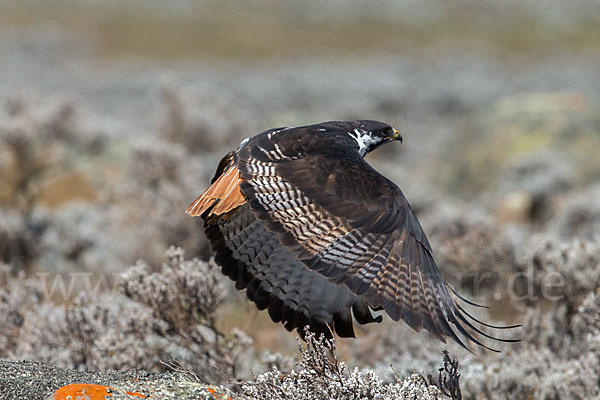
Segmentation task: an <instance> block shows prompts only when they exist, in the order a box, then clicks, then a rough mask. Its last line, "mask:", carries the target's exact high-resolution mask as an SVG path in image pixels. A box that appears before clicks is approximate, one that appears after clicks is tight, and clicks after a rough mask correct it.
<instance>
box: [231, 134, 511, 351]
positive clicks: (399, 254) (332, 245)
mask: <svg viewBox="0 0 600 400" xmlns="http://www.w3.org/2000/svg"><path fill="white" fill-rule="evenodd" d="M302 129H303V131H298V132H286V134H284V135H280V134H277V133H275V134H271V135H258V136H256V137H254V138H253V139H251V140H250V141H249V143H248V144H247V145H246V146H244V147H243V148H242V149H241V150H240V152H239V153H238V155H237V164H236V165H237V168H238V169H239V171H240V172H241V177H242V181H241V184H240V186H241V189H242V193H243V194H244V197H245V198H246V199H247V200H248V203H249V205H250V208H251V209H252V211H253V212H254V214H255V215H256V217H257V218H258V219H259V220H261V221H263V222H264V224H265V227H266V228H267V229H268V230H270V231H272V232H275V233H277V235H278V238H279V240H280V242H281V243H282V244H283V245H285V247H286V248H287V249H288V250H289V252H290V254H291V255H292V256H293V257H295V258H297V259H298V260H300V261H302V262H303V263H304V265H306V266H307V267H308V268H309V269H311V270H313V271H316V272H318V273H319V274H320V275H322V276H323V277H325V278H326V279H327V280H328V281H330V282H332V283H334V284H338V285H342V284H343V285H344V286H345V287H347V288H348V289H349V290H350V291H351V292H352V293H353V294H354V295H356V296H362V297H363V298H364V299H366V301H367V303H368V304H369V306H371V307H372V308H383V309H384V310H385V311H386V313H387V314H388V315H389V316H390V317H391V318H392V319H394V320H399V319H403V320H404V321H406V323H408V325H410V326H411V327H412V328H414V329H415V330H417V331H419V330H421V328H425V329H426V330H428V331H429V332H431V333H432V334H433V335H435V336H436V337H438V338H439V339H440V340H441V341H443V342H445V341H446V340H445V338H446V337H448V336H449V337H451V338H453V339H454V340H455V341H457V342H458V343H459V344H461V345H462V346H463V347H465V348H467V349H468V347H467V346H466V345H465V344H464V343H463V341H462V340H461V339H460V337H459V335H458V334H457V333H456V332H455V330H456V331H458V333H459V334H460V335H461V336H463V337H464V338H466V339H467V340H468V341H471V342H474V343H476V344H478V345H480V346H483V347H485V348H488V347H487V346H486V345H484V344H483V343H482V342H481V341H480V340H479V339H478V337H477V336H478V335H483V336H486V337H490V338H492V337H491V336H489V335H487V334H486V333H484V332H483V331H481V330H480V329H478V328H476V327H475V326H474V325H473V324H472V323H471V322H470V321H469V318H470V319H472V320H474V321H477V320H475V319H474V318H473V317H471V316H470V315H469V314H468V313H466V312H465V311H464V310H463V309H462V308H461V306H460V305H459V304H458V303H457V301H456V297H455V295H456V294H455V293H454V292H453V291H452V290H451V289H450V287H449V286H448V285H447V284H446V282H445V281H444V279H443V278H442V276H441V275H440V272H439V270H438V268H437V266H436V264H435V262H434V259H433V257H432V251H431V247H430V245H429V242H428V241H427V238H426V236H425V234H424V232H423V229H422V228H421V226H420V224H419V222H418V220H417V218H416V216H415V215H414V213H413V211H412V209H411V207H410V205H409V204H408V202H407V200H406V198H405V197H404V195H403V194H402V192H401V191H400V189H399V188H398V187H397V186H396V185H395V184H394V183H393V182H391V181H389V180H388V179H386V178H385V177H383V176H382V175H380V174H379V173H378V172H377V171H376V170H374V169H373V168H372V167H371V166H370V165H369V164H368V163H367V162H366V161H365V160H364V159H363V158H362V157H361V156H360V154H359V153H358V151H357V146H356V144H355V143H354V142H353V140H352V139H351V138H348V135H345V134H340V133H338V132H335V131H332V132H325V131H324V130H323V129H320V131H323V132H318V134H315V132H310V131H306V129H307V128H302ZM300 135H302V136H303V140H298V137H299V136H300ZM325 135H329V137H328V138H327V145H325V146H324V145H321V144H320V143H319V139H320V138H324V136H325ZM332 143H334V144H335V146H333V147H332V145H331V144H332ZM477 322H479V321H477ZM451 324H452V325H453V326H454V329H453V328H452V327H451ZM484 325H486V326H490V327H493V326H491V325H487V324H484ZM494 339H495V338H494ZM498 340H503V341H512V340H504V339H498ZM488 349H489V348H488Z"/></svg>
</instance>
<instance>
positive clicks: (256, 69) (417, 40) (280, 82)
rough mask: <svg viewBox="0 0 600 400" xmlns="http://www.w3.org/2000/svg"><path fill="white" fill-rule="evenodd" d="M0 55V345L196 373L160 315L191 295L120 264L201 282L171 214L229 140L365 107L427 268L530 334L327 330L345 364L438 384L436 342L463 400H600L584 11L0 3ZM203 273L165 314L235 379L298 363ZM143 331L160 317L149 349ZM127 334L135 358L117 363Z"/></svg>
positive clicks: (596, 139)
mask: <svg viewBox="0 0 600 400" xmlns="http://www.w3.org/2000/svg"><path fill="white" fill-rule="evenodd" d="M0 60H1V61H0V267H1V271H0V273H1V274H2V279H0V294H2V296H0V318H1V319H2V320H6V321H9V323H7V324H6V325H5V326H3V327H1V328H0V357H2V358H13V359H19V358H28V359H34V360H39V361H45V362H49V363H52V364H55V365H61V366H67V367H72V368H78V369H102V368H131V367H139V368H147V369H163V368H164V365H162V364H160V363H158V362H157V360H158V358H160V357H162V356H163V355H165V353H168V354H170V355H172V356H173V357H174V358H175V359H178V360H180V361H182V363H183V364H184V365H185V366H186V367H188V368H192V369H195V370H197V371H202V368H204V367H203V366H202V365H200V364H197V363H198V361H194V358H195V357H196V354H195V353H194V351H196V350H193V349H192V347H193V346H191V345H190V344H189V343H188V342H186V340H189V335H188V336H187V338H188V339H185V338H184V336H186V335H183V334H180V333H178V331H177V329H183V331H184V332H187V331H186V329H190V328H189V327H188V326H186V327H185V328H181V327H182V326H183V325H182V324H181V323H173V321H172V320H171V319H170V318H172V317H173V316H172V315H171V316H169V315H166V314H164V313H163V314H161V312H160V310H158V309H159V308H160V306H159V305H157V304H159V303H160V304H162V305H163V306H165V304H170V306H171V307H175V306H173V304H171V303H169V301H174V302H177V307H182V308H185V307H188V308H185V309H186V310H187V311H186V312H189V307H190V306H189V304H187V303H186V304H184V303H185V302H186V300H185V299H179V298H177V299H176V296H175V297H173V296H172V297H169V296H166V297H165V298H162V297H161V298H160V299H159V297H156V296H155V294H156V291H157V290H158V289H157V287H158V286H157V285H158V284H157V283H156V282H154V283H152V282H150V283H148V284H147V286H145V287H144V288H145V289H144V290H145V292H144V293H145V294H144V295H143V296H142V295H139V296H138V295H132V290H131V288H128V283H127V282H125V283H123V282H119V281H122V279H121V278H119V277H120V275H118V274H120V273H123V272H126V271H128V272H127V273H128V274H129V275H127V276H128V277H129V278H131V279H133V278H132V277H136V276H137V278H136V279H138V280H139V281H140V282H141V281H142V280H143V278H142V277H140V276H141V275H144V276H152V277H154V278H156V280H157V281H160V282H162V283H163V284H165V285H166V286H165V287H164V288H163V289H164V290H165V291H168V287H169V284H168V282H169V281H168V279H170V278H169V276H166V275H165V274H167V275H169V274H171V275H177V274H176V273H174V272H173V271H172V270H171V271H170V272H168V271H167V272H165V263H166V264H168V265H169V266H170V267H169V268H180V267H181V265H182V263H183V261H182V260H183V258H182V257H183V256H182V255H181V253H180V250H173V249H171V251H170V253H169V254H168V255H167V256H166V257H167V258H165V252H166V251H167V249H168V248H169V247H170V246H171V245H174V246H178V247H180V248H182V249H183V250H185V259H187V260H190V259H192V258H195V257H197V258H199V259H200V260H202V262H200V261H199V262H197V263H201V264H202V265H201V266H202V268H209V269H210V268H212V269H211V271H212V272H210V273H211V274H212V273H213V272H215V271H214V269H215V268H214V267H211V266H210V264H206V263H203V261H208V260H209V257H210V251H209V249H208V246H207V241H206V239H205V238H204V234H203V232H202V225H201V222H200V221H198V220H197V219H191V218H189V217H188V216H186V215H185V214H184V210H185V208H186V206H187V205H188V204H189V203H190V202H191V201H192V200H193V199H194V198H195V197H196V196H197V195H198V194H200V193H201V192H202V191H203V190H204V189H205V188H206V187H207V185H208V181H209V179H210V177H212V174H213V173H214V169H215V167H216V164H217V162H218V160H219V159H220V158H221V157H222V155H224V154H225V153H226V152H227V151H229V150H230V149H232V148H234V147H236V146H237V145H238V144H239V142H240V141H241V140H242V139H243V138H245V137H248V136H252V135H254V134H256V133H258V132H260V131H262V130H265V129H268V128H272V127H276V126H294V125H304V124H311V123H316V122H321V121H327V120H350V119H377V120H382V121H385V122H388V123H390V124H391V125H392V126H394V127H395V128H397V129H398V130H399V131H400V132H401V133H402V135H403V137H404V143H403V144H401V145H393V146H392V145H390V146H385V147H384V148H381V149H380V150H378V151H377V152H375V153H374V154H371V155H370V156H369V161H370V162H371V163H372V164H373V165H375V166H376V168H377V169H378V170H380V171H381V172H382V173H383V174H384V175H386V176H388V177H390V178H391V179H392V180H394V181H395V182H396V183H397V184H398V185H399V186H400V187H401V188H402V189H403V191H404V193H405V195H406V196H407V197H408V199H409V201H410V202H411V204H412V205H413V208H414V209H415V211H416V212H417V214H418V216H419V218H420V220H421V222H422V225H423V227H424V228H425V231H426V232H427V233H428V236H429V238H430V241H431V242H432V246H433V248H434V253H435V257H436V260H437V261H438V264H439V266H440V269H441V270H442V271H443V273H444V275H445V276H447V277H448V279H449V280H450V281H451V282H452V283H453V285H454V286H455V287H456V288H457V289H458V290H459V292H461V293H463V294H465V295H467V296H468V297H469V298H470V299H473V300H476V301H479V302H482V303H485V304H488V305H489V306H490V307H491V308H490V309H489V310H488V311H486V310H480V312H479V311H476V313H477V315H479V316H480V317H481V318H483V319H485V320H487V321H492V322H493V321H495V322H497V323H505V324H506V323H523V324H525V326H524V327H523V328H521V329H520V330H519V331H515V332H512V334H513V336H515V335H516V336H520V337H522V338H523V339H524V342H523V343H521V344H518V345H512V346H511V345H498V344H496V345H495V347H498V346H500V347H501V348H502V349H503V350H504V352H503V353H502V354H500V355H488V354H486V355H483V356H479V357H475V356H473V355H470V354H469V353H467V352H465V351H463V350H460V349H459V348H458V347H457V346H455V345H453V344H449V345H444V344H442V343H438V342H437V341H435V339H433V338H431V337H430V336H429V335H428V334H425V333H421V334H416V333H414V332H412V331H410V330H409V329H407V328H405V327H404V326H403V324H393V323H390V322H389V321H386V322H384V324H383V325H382V326H370V327H367V328H366V329H359V332H358V335H359V339H358V340H357V341H355V342H353V341H349V340H340V341H338V350H339V352H340V355H341V357H342V359H344V360H345V361H347V362H349V363H350V364H352V365H357V366H360V367H372V368H374V369H375V370H376V371H378V372H379V373H380V376H382V377H384V378H385V377H387V379H391V378H390V377H393V371H392V370H390V368H389V365H390V364H393V365H394V368H395V369H396V371H398V372H399V373H401V374H402V373H404V372H405V371H409V370H417V371H418V372H421V373H425V374H427V373H437V372H436V371H437V364H438V363H439V362H438V361H439V354H440V352H441V351H442V349H444V348H448V349H449V350H450V351H451V353H453V354H454V355H455V356H457V357H458V358H459V360H460V361H461V365H462V368H463V369H462V371H461V372H462V374H463V378H462V382H463V385H464V387H463V391H464V392H465V393H467V394H468V395H469V396H471V397H468V398H479V396H480V395H481V393H485V394H486V395H485V396H487V397H486V398H494V397H497V398H506V397H503V396H504V395H505V394H506V393H511V396H512V397H511V398H526V397H527V398H561V396H562V397H563V398H586V397H588V396H591V395H598V372H597V371H599V370H600V361H599V360H598V358H599V357H598V352H600V347H598V343H600V340H598V338H600V327H599V326H598V325H599V324H600V322H598V320H599V318H598V307H600V300H599V294H598V287H599V281H600V246H599V239H598V234H599V233H600V231H599V227H600V73H599V71H600V5H599V4H598V2H597V1H596V0H576V1H569V2H565V1H561V0H546V1H544V2H538V1H516V0H495V1H475V0H459V1H453V2H447V1H443V0H431V1H413V0H389V1H385V0H384V1H370V2H363V1H344V2H342V1H330V2H327V3H323V2H318V1H312V0H310V1H303V2H297V1H289V2H288V1H281V0H271V1H268V0H265V1H258V0H250V1H233V0H231V1H229V0H228V1H203V0H194V1H192V0H175V1H169V2H163V1H148V0H143V1H142V0H128V1H117V0H104V1H96V0H85V1H83V0H80V1H67V0H53V1H41V0H40V1H34V0H18V1H17V0H14V1H10V0H2V1H0ZM175 253H176V255H173V254H175ZM138 260H141V261H138ZM165 260H166V261H165ZM174 260H175V261H174ZM190 262H191V261H190ZM190 262H188V264H189V263H190ZM136 263H137V265H136V266H135V267H132V268H133V269H132V268H129V267H130V266H133V265H134V264H136ZM184 264H185V263H184ZM194 265H196V264H194ZM198 265H200V264H198ZM188 267H189V265H188ZM135 268H137V269H135ZM181 268H183V267H181ZM132 271H133V272H132ZM136 271H137V272H136ZM182 271H183V272H182ZM186 271H187V272H186ZM216 272H217V273H215V276H214V279H215V280H216V281H218V285H219V288H220V290H221V291H222V292H220V293H217V294H215V296H216V297H215V299H212V298H211V299H209V300H210V301H209V303H210V302H211V301H212V300H214V302H213V303H214V304H213V303H211V305H210V307H208V309H207V310H208V311H207V310H204V311H202V312H200V313H199V314H200V315H198V313H197V312H189V313H188V314H186V313H185V312H183V311H182V314H181V315H184V314H185V318H190V321H195V320H196V319H198V318H199V319H202V320H204V321H208V322H207V324H208V325H210V327H211V329H212V328H214V329H215V330H217V331H218V332H219V335H222V336H220V337H221V338H224V339H223V340H225V342H226V343H227V344H226V345H224V344H223V343H222V342H219V344H218V346H217V347H219V346H220V347H219V349H221V350H219V351H223V352H225V353H227V352H229V353H227V354H228V355H227V357H229V358H228V360H227V363H226V364H227V366H229V367H231V368H232V372H231V373H232V374H234V375H236V376H237V374H240V375H239V376H243V375H244V373H247V372H248V365H252V366H254V367H253V368H255V369H256V371H261V368H263V370H264V369H265V368H266V367H265V366H269V365H271V364H270V363H271V362H275V361H273V360H280V358H279V357H280V356H281V357H284V356H289V355H293V354H295V352H296V350H295V348H296V344H295V333H287V332H286V331H285V330H284V329H283V328H282V327H281V326H279V325H275V324H273V323H271V322H270V320H269V318H268V316H267V315H266V313H264V312H261V313H258V312H256V311H255V310H254V306H253V305H252V304H250V303H248V302H247V301H246V300H245V298H244V294H243V293H237V292H236V291H235V290H234V289H233V286H232V285H231V284H230V283H229V282H228V281H225V280H224V279H220V278H219V276H218V270H217V271H216ZM74 273H75V274H74ZM136 273H137V274H138V275H136ZM178 273H181V274H183V275H181V276H184V277H187V276H188V275H185V274H186V273H192V272H190V271H189V270H186V269H185V268H184V269H183V270H181V271H179V272H178ZM77 274H79V275H77ZM161 274H162V275H161ZM192 274H193V273H192ZM73 276H75V278H73ZM177 276H179V275H177ZM194 276H195V275H194ZM211 276H212V275H211ZM549 276H550V278H549ZM163 278H164V279H163ZM201 278H202V277H198V276H195V278H194V279H201ZM57 279H58V281H62V282H63V283H64V286H65V290H66V292H64V291H61V290H60V284H58V283H57V282H58V281H57ZM148 279H149V278H148ZM161 279H162V280H161ZM182 279H184V281H185V279H187V278H182ZM190 279H191V278H190ZM86 282H87V283H86ZM90 282H91V283H90ZM165 282H167V283H165ZM211 282H212V281H211ZM561 282H562V284H561ZM104 283H106V285H104ZM180 283H181V282H180ZM205 283H206V282H205ZM52 285H54V286H52ZM57 285H58V286H57ZM86 285H87V286H86ZM90 285H91V286H90ZM103 285H104V286H103ZM173 285H175V284H173ZM199 285H200V284H199ZM175 286H176V285H175ZM184 286H185V285H184ZM48 287H55V288H56V290H55V291H53V292H51V293H49V292H48V290H47V289H48ZM199 287H200V289H199V290H200V292H198V293H200V294H199V296H200V295H203V294H202V293H204V292H202V290H201V289H202V287H201V285H200V286H199ZM111 288H112V289H113V291H114V290H117V291H118V292H119V296H120V297H119V296H111V297H108V298H107V297H102V296H105V295H106V293H108V292H111ZM115 288H116V289H115ZM140 290H141V289H140ZM133 292H135V290H134V291H133ZM136 293H137V292H136ZM140 293H141V292H140ZM138 294H139V293H138ZM188 295H189V293H188ZM136 296H137V297H136ZM140 296H141V297H140ZM144 296H145V297H144ZM153 296H154V297H153ZM121 297H122V298H121ZM99 299H103V300H99ZM157 299H159V300H160V301H159V300H157ZM174 299H175V300H174ZM113 302H114V303H118V304H119V305H118V306H116V305H115V306H113V305H111V304H112V303H113ZM119 302H121V303H119ZM127 302H129V303H127ZM136 307H143V308H144V309H145V310H146V311H147V312H148V317H147V318H148V321H149V322H148V325H143V326H142V325H140V326H139V327H136V326H135V323H134V322H133V321H134V320H135V318H134V317H135V316H136V315H137V316H139V315H140V314H139V312H140V311H139V309H138V308H136ZM165 307H166V306H165ZM175 309H177V310H178V308H175ZM157 310H158V311H157ZM196 311H197V310H196ZM127 313H129V314H127ZM100 314H101V315H102V317H100V316H99V315H100ZM124 314H127V315H130V316H131V320H130V321H129V325H128V324H125V323H124V322H123V321H124V319H123V315H124ZM153 318H154V319H153ZM185 318H183V320H185ZM155 320H160V321H162V322H165V321H166V323H167V325H168V329H167V328H165V329H164V330H160V329H159V330H158V331H153V332H154V333H153V335H154V336H152V335H151V337H153V338H154V339H155V341H154V342H152V340H149V339H147V338H148V336H147V335H145V334H143V330H144V329H149V328H148V327H149V326H155V324H154V325H153V323H154V322H156V321H155ZM152 321H154V322H152ZM188 322H189V321H188ZM169 324H170V325H169ZM132 326H133V327H132ZM152 329H154V328H152ZM136 330H137V331H136ZM106 332H110V334H108V333H106ZM123 332H125V333H123ZM127 332H129V333H127ZM187 333H189V332H187ZM128 334H129V335H130V336H131V337H132V338H133V339H131V340H132V342H131V343H129V347H131V346H133V347H136V346H137V347H139V349H138V350H139V351H137V353H135V354H134V355H130V358H128V359H124V358H123V357H120V358H119V357H115V354H116V352H118V351H119V350H116V349H117V348H118V346H117V344H118V342H119V341H121V342H122V341H123V340H124V339H123V335H125V336H126V335H128ZM115 335H121V336H119V337H120V339H119V340H117V339H115ZM136 335H137V336H136ZM506 336H510V332H509V333H507V335H505V337H506ZM174 337H179V339H177V340H180V341H179V342H177V340H176V339H174ZM594 338H595V339H594ZM154 339H153V340H154ZM159 339H160V340H159ZM161 340H162V341H161ZM202 340H205V339H202ZM202 340H200V339H198V341H197V342H195V343H196V345H198V346H200V347H198V348H199V349H200V350H202V345H199V344H198V343H204V342H202ZM219 340H221V339H219ZM173 342H177V344H176V345H173V346H175V348H174V349H171V350H169V349H168V348H166V347H168V345H169V343H171V344H172V343H173ZM232 343H234V344H235V346H237V347H235V346H234V344H232ZM223 346H225V347H223ZM227 346H230V347H227ZM217 347H215V349H216V348H217ZM234 347H235V348H244V349H245V350H244V351H243V352H239V351H238V352H237V353H236V351H234V350H232V349H233V348H234ZM223 348H225V350H222V349H223ZM149 349H153V350H152V351H150V350H149ZM248 349H251V350H248ZM200 350H197V351H200ZM215 351H216V350H215ZM219 351H217V353H215V354H218V356H219V357H221V356H222V355H223V354H222V353H219ZM265 352H266V353H265ZM242 353H243V354H242ZM275 353H276V354H278V356H277V357H275V356H274V355H273V354H275ZM149 354H151V355H155V357H154V358H153V357H152V356H150V355H149ZM265 354H267V355H268V357H267V356H265ZM215 357H217V356H215ZM237 357H240V358H239V359H238V358H237ZM244 357H245V358H244ZM249 357H250V358H251V359H250V358H249ZM209 358H210V357H209ZM269 360H271V361H269ZM224 362H225V361H224ZM278 362H279V361H278ZM278 365H279V364H278ZM223 368H224V367H223ZM593 371H595V372H593ZM206 374H207V376H208V377H210V378H211V379H212V380H213V381H214V380H219V379H221V378H222V376H221V375H219V374H213V375H211V373H210V372H206ZM507 396H508V395H507ZM528 396H529V397H528ZM544 396H550V397H544ZM552 396H558V397H552ZM578 396H581V397H578ZM482 398H483V397H482Z"/></svg>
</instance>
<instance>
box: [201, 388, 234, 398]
mask: <svg viewBox="0 0 600 400" xmlns="http://www.w3.org/2000/svg"><path fill="white" fill-rule="evenodd" d="M206 390H208V393H210V394H211V395H212V397H214V398H215V399H216V400H225V399H226V400H232V398H231V397H229V396H227V397H225V396H226V395H224V394H223V393H219V392H217V391H216V390H215V389H213V388H207V389H206Z"/></svg>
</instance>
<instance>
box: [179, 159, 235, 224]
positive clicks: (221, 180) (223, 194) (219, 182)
mask: <svg viewBox="0 0 600 400" xmlns="http://www.w3.org/2000/svg"><path fill="white" fill-rule="evenodd" d="M242 180H243V178H242V177H241V176H240V170H239V169H237V168H236V167H235V166H232V165H230V166H229V167H228V168H226V169H225V171H223V173H222V174H221V176H219V177H218V178H217V179H216V180H215V181H214V182H213V184H212V185H210V187H209V188H208V189H206V191H205V192H204V193H202V194H201V195H200V196H199V197H198V198H197V199H196V200H194V202H193V203H192V204H190V205H189V206H188V208H187V209H186V210H185V212H186V213H188V214H190V215H191V216H192V217H195V216H198V215H202V214H203V213H204V212H205V211H206V210H208V209H209V208H210V207H212V206H213V205H215V202H216V205H215V206H214V207H213V209H212V210H211V211H210V214H209V216H213V215H222V214H225V213H227V212H229V211H231V210H234V209H236V208H237V207H239V206H241V205H242V204H244V203H245V202H246V198H245V197H244V194H243V193H242V190H241V189H240V183H241V182H242Z"/></svg>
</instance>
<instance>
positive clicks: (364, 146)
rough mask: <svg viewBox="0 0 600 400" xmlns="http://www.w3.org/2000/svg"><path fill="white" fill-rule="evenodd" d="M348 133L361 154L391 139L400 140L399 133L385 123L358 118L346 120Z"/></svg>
mask: <svg viewBox="0 0 600 400" xmlns="http://www.w3.org/2000/svg"><path fill="white" fill-rule="evenodd" d="M348 126H349V127H348V128H349V129H348V134H349V135H350V136H352V137H353V138H354V140H356V142H357V143H358V147H359V150H358V151H359V152H360V154H361V155H362V156H364V155H365V154H367V153H368V152H370V151H373V150H375V149H376V148H377V147H379V146H380V145H382V144H383V143H387V142H391V141H393V140H399V141H402V136H400V133H398V131H397V130H396V129H394V128H392V127H391V126H389V125H388V124H386V123H383V122H379V121H370V120H360V121H352V122H348Z"/></svg>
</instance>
